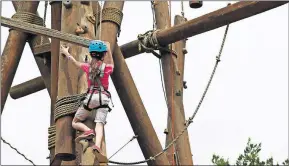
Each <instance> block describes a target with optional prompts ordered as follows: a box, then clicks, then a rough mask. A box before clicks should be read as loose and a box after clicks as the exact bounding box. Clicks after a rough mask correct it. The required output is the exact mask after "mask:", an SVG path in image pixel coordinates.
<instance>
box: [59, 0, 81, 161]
mask: <svg viewBox="0 0 289 166" xmlns="http://www.w3.org/2000/svg"><path fill="white" fill-rule="evenodd" d="M71 3H72V6H71V7H70V8H69V7H66V6H65V7H64V6H63V7H62V14H61V18H62V19H61V31H62V32H66V33H69V34H75V30H76V28H77V23H79V24H80V25H82V24H85V22H82V20H83V17H84V18H85V12H86V9H85V8H84V7H83V6H82V5H81V3H80V1H71ZM60 44H61V45H66V46H68V47H70V50H69V51H70V53H71V55H72V56H74V58H75V59H76V60H80V59H82V56H84V55H83V52H82V47H81V46H78V45H75V44H71V43H67V42H60ZM80 72H81V70H79V69H77V68H76V67H75V66H74V65H73V64H72V63H71V62H68V60H67V59H66V58H64V57H63V56H59V66H58V90H57V98H58V99H59V98H61V97H64V96H69V95H73V94H77V93H78V87H79V86H82V85H81V83H83V81H81V80H79V73H80ZM84 82H85V81H84ZM72 119H73V117H72V116H64V117H61V118H59V119H58V120H56V122H55V125H56V140H55V154H56V155H59V154H63V155H62V156H63V158H65V159H66V160H67V161H64V162H62V165H77V163H76V161H75V160H74V157H75V144H74V139H75V130H74V129H73V128H72ZM69 160H71V161H69Z"/></svg>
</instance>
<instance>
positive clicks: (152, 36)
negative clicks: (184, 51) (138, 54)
mask: <svg viewBox="0 0 289 166" xmlns="http://www.w3.org/2000/svg"><path fill="white" fill-rule="evenodd" d="M159 31H160V30H159V29H157V30H149V31H147V32H145V33H144V34H139V35H138V36H137V38H138V40H139V44H138V49H139V51H141V50H142V49H144V51H145V52H146V53H153V54H154V55H155V56H156V57H157V58H161V55H159V54H158V53H156V52H155V50H159V51H165V52H169V53H171V54H173V55H175V56H176V57H177V53H176V52H175V51H174V50H172V49H169V48H168V47H162V46H161V45H160V44H159V42H158V39H157V33H158V32H159Z"/></svg>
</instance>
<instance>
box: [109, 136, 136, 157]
mask: <svg viewBox="0 0 289 166" xmlns="http://www.w3.org/2000/svg"><path fill="white" fill-rule="evenodd" d="M137 137H138V136H137V135H134V136H133V137H132V138H131V139H130V140H129V141H128V142H127V143H126V144H124V145H123V146H122V147H121V148H119V149H118V150H117V151H116V152H115V153H114V154H113V155H111V156H110V157H109V159H111V158H112V157H113V156H114V155H116V154H117V153H118V152H120V151H121V150H122V149H123V148H124V147H125V146H126V145H128V144H129V143H130V142H132V141H133V140H134V139H136V138H137Z"/></svg>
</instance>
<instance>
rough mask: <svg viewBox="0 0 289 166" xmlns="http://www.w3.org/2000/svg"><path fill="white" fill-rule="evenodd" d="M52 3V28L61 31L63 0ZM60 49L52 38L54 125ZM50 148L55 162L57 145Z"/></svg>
mask: <svg viewBox="0 0 289 166" xmlns="http://www.w3.org/2000/svg"><path fill="white" fill-rule="evenodd" d="M50 5H51V29H56V30H58V31H60V30H61V13H62V2H61V1H50ZM59 49H60V41H59V40H58V39H55V38H51V69H50V70H51V92H50V94H51V95H50V97H51V108H50V126H53V125H54V124H55V122H54V105H55V102H56V99H57V91H58V67H59V66H58V64H59ZM49 150H50V162H53V160H54V155H55V146H54V147H52V148H51V149H49ZM56 160H57V159H56ZM60 163H61V162H60Z"/></svg>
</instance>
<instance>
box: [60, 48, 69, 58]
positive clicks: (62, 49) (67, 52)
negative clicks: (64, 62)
mask: <svg viewBox="0 0 289 166" xmlns="http://www.w3.org/2000/svg"><path fill="white" fill-rule="evenodd" d="M68 50H69V47H67V46H62V45H60V53H61V54H63V55H64V56H66V57H68V56H69V51H68Z"/></svg>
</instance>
